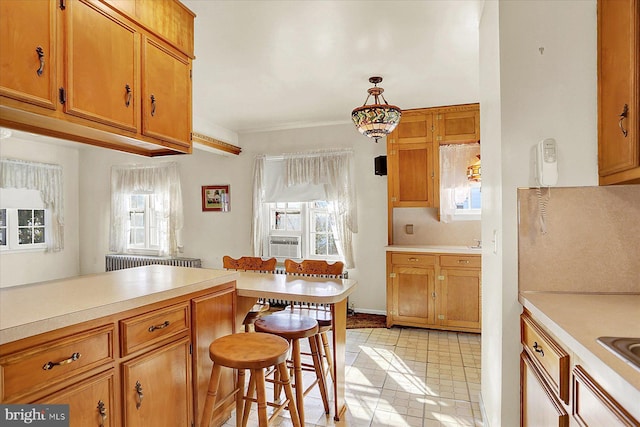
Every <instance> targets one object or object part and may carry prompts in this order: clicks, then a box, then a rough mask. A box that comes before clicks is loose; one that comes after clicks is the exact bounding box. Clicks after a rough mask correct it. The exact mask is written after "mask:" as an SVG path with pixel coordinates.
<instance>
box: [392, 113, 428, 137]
mask: <svg viewBox="0 0 640 427" xmlns="http://www.w3.org/2000/svg"><path fill="white" fill-rule="evenodd" d="M433 130H434V129H433V114H432V113H430V112H426V111H424V110H422V111H420V110H419V111H403V112H402V119H401V120H400V123H398V126H397V127H396V129H395V130H394V131H393V133H392V134H391V135H390V141H392V142H391V143H392V144H424V143H428V142H433Z"/></svg>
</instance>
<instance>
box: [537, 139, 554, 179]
mask: <svg viewBox="0 0 640 427" xmlns="http://www.w3.org/2000/svg"><path fill="white" fill-rule="evenodd" d="M536 181H537V183H538V185H539V186H540V187H550V186H552V185H556V184H557V183H558V148H557V144H556V140H555V139H553V138H546V139H543V140H542V141H540V142H539V143H538V144H537V146H536Z"/></svg>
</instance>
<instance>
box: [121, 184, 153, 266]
mask: <svg viewBox="0 0 640 427" xmlns="http://www.w3.org/2000/svg"><path fill="white" fill-rule="evenodd" d="M139 196H143V197H144V210H142V211H140V210H139V209H137V210H133V208H132V207H131V206H132V198H133V197H139ZM153 197H154V193H129V194H127V208H128V213H129V215H128V223H127V248H126V252H127V253H130V254H135V255H155V256H157V255H159V254H160V244H159V242H160V228H159V227H158V225H157V223H156V222H157V221H155V220H154V218H155V210H154V208H153ZM133 213H142V214H143V222H144V224H143V227H136V226H134V225H133V224H132V218H131V215H132V214H133ZM140 228H144V244H143V245H140V244H132V243H131V238H132V236H133V235H132V232H133V231H134V230H135V229H140ZM152 229H155V230H156V231H155V233H156V236H155V240H156V242H157V243H156V244H155V245H153V244H152V241H153V238H152Z"/></svg>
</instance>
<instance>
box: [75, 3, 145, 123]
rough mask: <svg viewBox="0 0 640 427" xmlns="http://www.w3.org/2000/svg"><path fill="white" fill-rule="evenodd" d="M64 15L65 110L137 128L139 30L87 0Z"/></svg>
mask: <svg viewBox="0 0 640 427" xmlns="http://www.w3.org/2000/svg"><path fill="white" fill-rule="evenodd" d="M65 17H66V19H67V22H66V25H67V27H66V28H67V32H66V40H65V43H66V49H65V52H66V61H65V62H66V70H65V71H66V73H65V77H66V84H65V86H66V90H67V93H66V98H67V99H66V102H65V107H64V108H65V112H66V113H69V114H72V115H74V116H79V117H83V118H86V119H89V120H94V121H97V122H100V123H104V124H107V125H111V126H116V127H118V128H121V129H125V130H130V131H132V132H135V131H136V128H137V114H136V107H137V100H136V97H137V96H138V95H137V93H138V90H137V88H138V84H137V81H138V78H137V75H138V72H137V71H138V70H137V69H138V64H139V59H138V58H139V48H138V46H139V42H138V40H139V34H137V33H136V31H135V29H133V28H132V27H130V26H128V25H126V24H125V23H123V22H122V21H120V20H118V19H116V18H115V17H114V16H112V15H110V14H108V13H106V12H105V11H103V10H100V9H98V8H96V7H95V6H93V5H92V4H90V3H88V2H86V1H83V0H79V1H74V2H69V3H68V6H67V11H66V13H65Z"/></svg>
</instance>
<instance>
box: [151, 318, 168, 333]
mask: <svg viewBox="0 0 640 427" xmlns="http://www.w3.org/2000/svg"><path fill="white" fill-rule="evenodd" d="M167 326H169V321H168V320H165V321H164V323H163V324H161V325H157V326H156V325H153V326H149V332H153V331H155V330H156V329H164V328H166V327H167Z"/></svg>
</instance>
